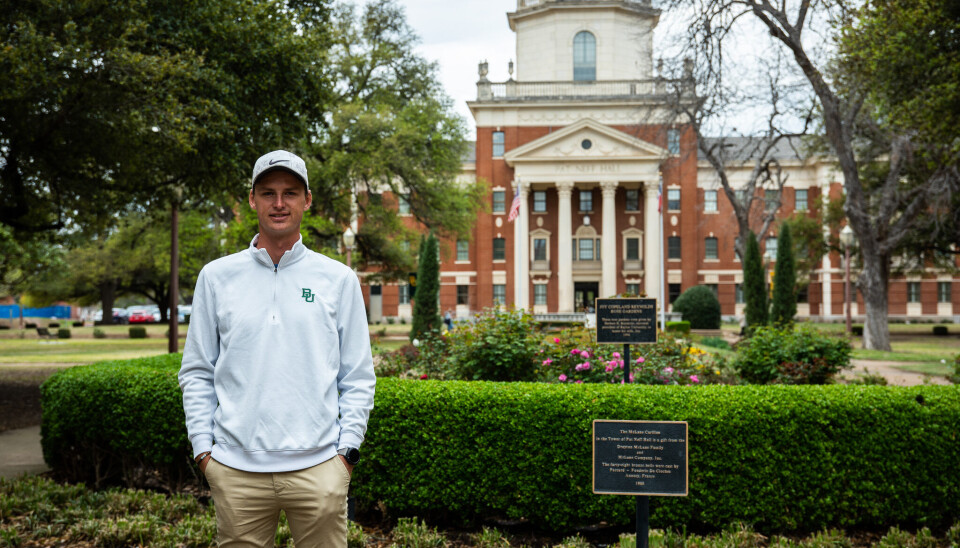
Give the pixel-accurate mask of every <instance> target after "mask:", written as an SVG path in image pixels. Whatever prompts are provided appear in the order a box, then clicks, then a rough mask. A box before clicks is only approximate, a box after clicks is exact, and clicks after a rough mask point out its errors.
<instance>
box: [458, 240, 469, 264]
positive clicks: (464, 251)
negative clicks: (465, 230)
mask: <svg viewBox="0 0 960 548" xmlns="http://www.w3.org/2000/svg"><path fill="white" fill-rule="evenodd" d="M457 260H458V261H469V260H470V242H468V241H467V240H457Z"/></svg>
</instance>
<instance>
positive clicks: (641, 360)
mask: <svg viewBox="0 0 960 548" xmlns="http://www.w3.org/2000/svg"><path fill="white" fill-rule="evenodd" d="M645 361H647V360H646V359H645V358H644V357H643V356H640V357H639V358H637V363H643V362H645Z"/></svg>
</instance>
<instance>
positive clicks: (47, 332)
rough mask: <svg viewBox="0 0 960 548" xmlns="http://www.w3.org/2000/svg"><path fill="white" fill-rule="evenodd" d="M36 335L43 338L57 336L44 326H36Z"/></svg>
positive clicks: (54, 337)
mask: <svg viewBox="0 0 960 548" xmlns="http://www.w3.org/2000/svg"><path fill="white" fill-rule="evenodd" d="M37 335H38V336H40V337H41V338H44V339H56V338H57V334H56V333H51V332H50V330H49V329H47V328H46V327H38V328H37Z"/></svg>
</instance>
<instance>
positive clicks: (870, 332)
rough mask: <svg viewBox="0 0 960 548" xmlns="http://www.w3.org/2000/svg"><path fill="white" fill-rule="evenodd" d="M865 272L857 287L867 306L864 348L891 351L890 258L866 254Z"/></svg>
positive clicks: (862, 273)
mask: <svg viewBox="0 0 960 548" xmlns="http://www.w3.org/2000/svg"><path fill="white" fill-rule="evenodd" d="M864 255H865V256H864V262H863V270H862V271H861V272H860V278H859V279H858V280H857V287H858V288H859V289H860V294H861V295H863V303H864V305H866V317H865V321H864V326H863V347H864V348H867V349H870V350H885V351H887V352H889V351H890V324H889V323H888V320H887V284H888V280H889V277H890V266H889V265H890V258H889V257H884V256H873V257H868V256H866V254H864Z"/></svg>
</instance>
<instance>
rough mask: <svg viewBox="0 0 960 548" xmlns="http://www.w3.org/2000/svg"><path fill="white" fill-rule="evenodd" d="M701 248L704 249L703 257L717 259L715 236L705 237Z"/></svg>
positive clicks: (718, 256)
mask: <svg viewBox="0 0 960 548" xmlns="http://www.w3.org/2000/svg"><path fill="white" fill-rule="evenodd" d="M703 249H704V250H705V255H704V258H705V259H707V260H710V259H719V258H720V255H719V254H718V253H717V239H716V238H712V237H709V238H706V239H704V241H703Z"/></svg>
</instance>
